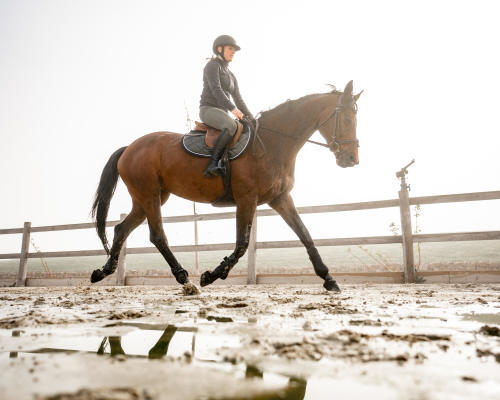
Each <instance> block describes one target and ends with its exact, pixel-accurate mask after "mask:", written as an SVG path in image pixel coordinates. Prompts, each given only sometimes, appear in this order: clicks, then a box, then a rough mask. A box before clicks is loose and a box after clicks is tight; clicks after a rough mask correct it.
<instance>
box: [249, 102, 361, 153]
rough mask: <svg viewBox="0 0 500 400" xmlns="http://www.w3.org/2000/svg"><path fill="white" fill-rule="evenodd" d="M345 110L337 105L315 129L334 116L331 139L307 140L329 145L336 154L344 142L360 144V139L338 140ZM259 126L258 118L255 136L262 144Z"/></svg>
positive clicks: (286, 135) (274, 131) (319, 144)
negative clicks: (322, 140) (342, 113)
mask: <svg viewBox="0 0 500 400" xmlns="http://www.w3.org/2000/svg"><path fill="white" fill-rule="evenodd" d="M343 110H344V107H339V106H337V107H335V110H334V111H333V112H332V113H331V114H330V115H329V116H328V117H327V118H326V119H325V120H324V121H323V122H322V123H321V124H319V125H318V127H317V128H316V129H315V131H316V130H318V129H319V128H321V127H322V126H324V125H325V124H326V123H327V122H328V121H330V120H331V119H332V118H334V125H333V133H332V136H331V140H330V141H329V142H328V143H327V144H325V143H320V142H316V141H314V140H310V139H308V140H307V142H308V143H312V144H317V145H318V146H322V147H327V148H329V149H330V150H332V151H333V152H334V153H335V154H338V153H340V152H341V150H340V146H341V145H343V144H348V143H356V144H358V146H359V141H358V139H348V140H341V141H338V140H337V131H338V130H340V118H339V117H338V116H339V114H340V113H341V112H342V111H343ZM258 128H260V126H259V124H258V119H256V130H255V133H256V135H255V136H256V137H257V138H258V139H259V141H260V142H261V145H262V144H263V143H262V140H261V139H260V137H259V135H258ZM262 129H265V130H267V131H269V132H272V133H277V134H279V135H281V136H285V137H289V138H293V139H297V138H296V137H295V136H294V135H290V134H287V133H284V132H281V131H277V130H274V129H270V128H266V127H262Z"/></svg>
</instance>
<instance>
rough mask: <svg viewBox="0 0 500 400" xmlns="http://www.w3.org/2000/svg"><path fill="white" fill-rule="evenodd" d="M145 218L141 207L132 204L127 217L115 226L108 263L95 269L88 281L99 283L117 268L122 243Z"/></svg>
mask: <svg viewBox="0 0 500 400" xmlns="http://www.w3.org/2000/svg"><path fill="white" fill-rule="evenodd" d="M145 218H146V214H145V213H144V210H143V209H142V207H141V206H140V205H138V204H137V203H134V205H133V206H132V211H130V214H129V215H127V217H126V218H125V219H124V220H123V221H122V222H120V223H119V224H118V225H116V226H115V235H114V237H113V245H112V246H111V250H110V252H109V258H108V261H107V262H106V264H104V266H103V267H102V269H96V270H95V271H94V272H92V276H91V277H90V281H91V282H92V283H95V282H99V281H100V280H102V279H104V278H105V277H106V276H108V275H111V274H112V273H113V272H115V270H116V267H117V266H118V257H119V255H120V251H121V249H122V247H123V243H124V242H125V240H126V239H127V237H128V235H130V232H132V231H133V230H134V229H135V228H137V227H138V226H139V225H140V224H141V222H142V221H144V219H145Z"/></svg>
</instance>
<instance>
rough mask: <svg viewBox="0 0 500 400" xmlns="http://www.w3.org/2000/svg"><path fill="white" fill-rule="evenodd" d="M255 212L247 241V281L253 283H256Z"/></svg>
mask: <svg viewBox="0 0 500 400" xmlns="http://www.w3.org/2000/svg"><path fill="white" fill-rule="evenodd" d="M256 259H257V212H255V214H254V216H253V221H252V229H251V231H250V242H249V243H248V272H247V283H248V284H249V285H255V284H256V283H257V269H256Z"/></svg>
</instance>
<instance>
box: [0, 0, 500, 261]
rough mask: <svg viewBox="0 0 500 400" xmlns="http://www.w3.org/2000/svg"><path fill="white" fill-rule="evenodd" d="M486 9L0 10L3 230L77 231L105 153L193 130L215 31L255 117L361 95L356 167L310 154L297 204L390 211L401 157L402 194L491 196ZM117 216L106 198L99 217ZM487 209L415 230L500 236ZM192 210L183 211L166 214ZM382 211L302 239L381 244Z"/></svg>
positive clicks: (494, 160) (494, 76)
mask: <svg viewBox="0 0 500 400" xmlns="http://www.w3.org/2000/svg"><path fill="white" fill-rule="evenodd" d="M496 3H497V2H495V1H477V0H476V1H436V0H434V1H419V2H410V1H312V0H309V1H290V0H287V1H253V2H249V1H244V2H243V1H189V0H184V1H147V0H146V1H124V0H119V1H108V0H99V1H93V0H84V1H83V0H82V1H80V0H73V1H66V0H58V1H56V0H45V1H25V0H12V1H9V0H0V57H1V63H0V135H1V145H0V181H1V188H2V189H1V190H2V194H1V200H0V201H1V207H0V228H9V227H21V226H22V225H23V222H24V221H31V222H32V223H33V225H34V226H36V225H49V224H61V223H63V224H64V223H77V222H84V221H89V220H90V219H89V209H90V206H91V202H92V196H93V194H94V192H95V189H96V186H97V183H98V179H99V176H100V173H101V170H102V168H103V166H104V164H105V162H106V161H107V160H108V158H109V156H110V155H111V153H112V152H114V151H115V150H116V149H118V148H119V147H121V146H124V145H127V144H129V143H131V142H132V141H133V140H134V139H136V138H137V137H139V136H142V135H144V134H146V133H149V132H153V131H159V130H169V131H174V132H185V131H186V130H187V128H186V110H187V112H188V113H189V115H190V117H191V118H192V119H196V118H197V117H198V102H199V96H200V93H201V88H202V70H203V67H204V65H205V63H206V59H207V58H208V57H210V55H211V45H212V41H213V40H214V38H215V37H216V36H218V35H220V34H231V35H232V36H234V37H235V38H236V40H237V41H238V43H239V44H240V46H241V47H242V50H241V51H240V52H239V53H237V55H236V57H235V59H234V61H233V63H232V64H231V69H232V70H233V72H234V73H235V74H236V76H237V77H238V80H239V83H240V88H241V91H242V94H243V97H244V99H245V100H246V102H247V104H248V106H249V108H250V109H251V110H252V112H254V113H255V114H256V113H257V112H258V111H260V110H266V109H268V108H270V107H273V106H275V105H277V104H279V103H281V102H283V101H285V100H286V99H289V98H297V97H300V96H302V95H305V94H309V93H317V92H323V91H326V90H328V88H327V86H326V84H328V83H331V84H335V85H337V87H339V88H341V89H342V88H343V87H344V86H345V84H346V83H347V82H348V81H349V80H351V79H353V80H354V91H355V93H357V92H358V91H360V90H364V93H363V95H362V96H361V98H360V100H359V102H358V105H359V112H358V138H359V140H360V145H361V147H360V153H359V154H360V164H359V165H358V166H356V167H354V168H351V169H341V168H340V167H337V166H336V164H335V160H334V157H333V155H332V154H331V153H330V152H329V151H326V150H324V149H322V148H320V147H317V146H313V145H306V146H305V148H304V149H303V151H302V152H301V153H300V154H299V158H298V162H297V167H296V187H295V189H294V191H293V195H294V198H295V201H296V204H297V205H314V204H335V203H342V202H356V201H368V200H381V199H389V198H395V197H396V196H397V191H398V187H399V186H398V185H399V184H398V181H397V179H396V177H395V172H396V171H397V170H398V169H399V168H401V167H402V166H403V165H405V164H406V163H408V162H409V161H410V160H411V159H412V158H415V159H416V163H415V165H414V166H412V167H411V169H410V175H409V181H410V183H411V189H412V190H411V193H410V195H412V196H416V195H419V196H420V195H431V194H446V193H460V192H474V191H489V190H499V175H500V174H499V173H500V166H499V158H498V151H499V148H500V146H499V145H500V117H499V111H498V110H499V106H500V104H499V101H498V97H499V93H500V61H499V55H498V54H499V52H498V38H499V37H500V28H499V24H498V15H499V14H498V10H497V6H496ZM316 135H317V134H316ZM318 139H319V140H321V138H320V137H319V135H318ZM325 182H326V183H325ZM487 203H488V204H487ZM130 204H131V203H130V197H129V196H128V193H127V192H126V189H125V186H124V184H123V183H120V184H119V187H118V190H117V193H116V195H115V197H114V199H113V201H112V205H111V210H110V215H109V216H110V218H111V219H118V218H119V214H120V213H122V212H128V210H129V208H130ZM499 207H500V203H499V202H498V201H493V202H483V203H481V204H479V203H471V204H462V205H459V204H456V205H454V204H449V205H446V206H433V207H427V208H425V210H424V216H423V217H422V218H423V219H422V222H423V227H424V230H425V231H426V232H432V231H441V232H443V231H453V230H482V229H495V230H497V229H500V223H499V218H498V211H499ZM191 211H192V203H190V202H188V201H185V200H181V199H179V198H172V199H170V200H169V202H168V203H167V204H166V205H165V206H164V208H163V213H164V215H174V214H186V213H190V212H191ZM199 211H200V212H212V211H221V210H215V209H210V208H209V206H199ZM393 211H394V212H392V211H391V212H390V213H389V214H384V213H385V211H384V212H381V213H378V214H377V215H378V216H374V214H373V212H370V213H371V214H370V213H367V214H362V213H361V214H359V213H358V214H357V217H349V216H348V215H347V214H345V215H340V214H337V215H336V216H335V217H332V218H337V219H335V220H332V222H331V224H332V225H334V226H335V228H334V229H333V228H332V229H328V230H325V227H324V226H322V224H321V222H322V220H321V218H320V219H319V220H314V218H312V217H311V218H312V219H310V222H309V224H311V226H310V228H311V231H312V233H313V236H314V237H321V236H322V237H332V236H350V235H360V236H365V235H370V234H390V233H389V231H388V224H389V222H391V219H394V220H395V222H398V221H397V210H393ZM368 214H369V215H370V217H366V219H365V216H367V215H368ZM491 215H496V216H497V217H495V218H492V217H491ZM349 218H354V219H349ZM323 225H325V224H323ZM221 226H223V225H214V227H213V228H210V229H212V231H210V232H212V234H213V233H214V232H215V233H217V232H218V231H220V227H221ZM218 227H219V228H218ZM353 227H355V229H354V228H353ZM210 232H209V234H210ZM232 232H233V233H231V235H234V230H233V231H232ZM92 235H94V234H93V233H92ZM260 235H261V237H262V238H263V239H265V240H277V239H278V238H277V237H275V236H273V234H272V232H271V233H270V232H267V233H265V232H264V233H262V234H260ZM143 236H146V237H144V238H142V239H141V240H143V239H144V240H146V242H147V234H145V233H144V235H143ZM261 237H259V238H261ZM169 239H171V241H172V242H173V243H175V235H170V237H169ZM16 240H17V239H16ZM40 240H42V239H40ZM226 240H227V239H226ZM215 241H217V240H215ZM0 242H2V243H0V252H2V251H7V248H9V249H10V247H11V245H10V243H11V242H10V239H9V238H7V237H5V236H3V237H0ZM16 243H17V242H16ZM46 243H48V242H46ZM96 243H97V242H96ZM53 244H54V243H53V242H51V244H50V246H49V245H47V246H49V247H51V248H44V249H43V250H52V249H53V248H54V247H56V248H57V246H54V245H53ZM17 246H18V245H17V244H15V246H14V247H16V249H17ZM68 246H69V247H70V248H73V249H75V247H76V248H80V247H81V246H80V245H78V244H76V245H75V243H72V244H71V245H70V244H68ZM63 247H65V246H63ZM83 247H87V246H86V245H84V246H83ZM91 247H93V246H91Z"/></svg>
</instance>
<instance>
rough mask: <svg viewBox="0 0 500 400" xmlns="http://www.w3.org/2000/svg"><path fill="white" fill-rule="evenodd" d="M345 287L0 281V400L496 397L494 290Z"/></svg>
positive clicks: (499, 348)
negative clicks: (20, 284) (191, 287)
mask: <svg viewBox="0 0 500 400" xmlns="http://www.w3.org/2000/svg"><path fill="white" fill-rule="evenodd" d="M342 289H343V291H342V293H340V294H330V293H327V292H326V291H324V290H323V288H322V287H321V285H320V284H319V283H318V285H315V286H312V285H308V286H305V285H297V286H285V285H258V286H211V287H206V288H203V290H202V293H201V294H200V295H196V296H184V295H183V294H182V290H181V287H171V286H167V287H139V286H135V287H119V288H118V287H73V288H0V370H1V371H2V373H1V374H0V398H2V399H33V398H37V399H54V400H55V399H57V400H63V399H78V400H80V399H81V400H83V399H85V400H89V399H101V400H104V399H119V400H129V399H144V400H146V399H185V400H190V399H214V400H215V399H239V400H242V399H253V400H256V399H260V400H263V399H294V400H298V399H345V398H349V399H364V400H365V399H367V398H369V399H412V400H419V399H421V400H427V399H428V400H431V399H499V398H500V337H499V327H500V285H498V284H490V285H488V284H482V285H474V284H468V285H380V284H377V285H375V284H374V285H366V284H364V285H345V286H343V287H342Z"/></svg>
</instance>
